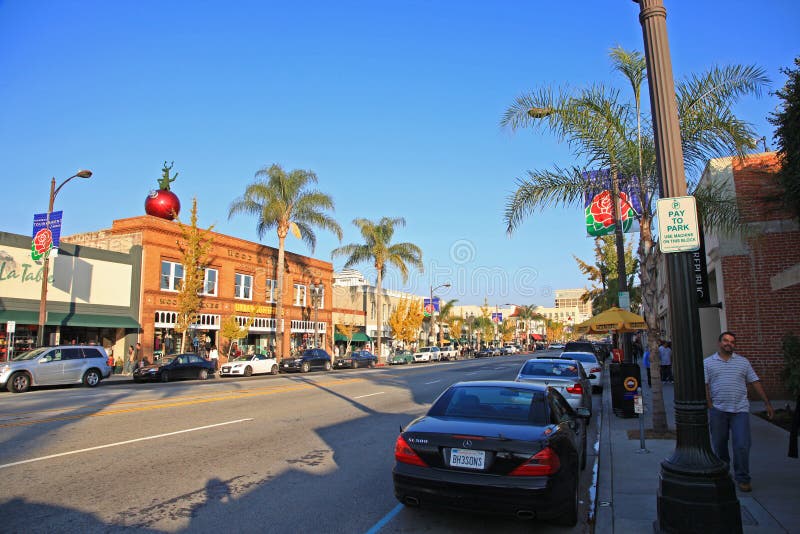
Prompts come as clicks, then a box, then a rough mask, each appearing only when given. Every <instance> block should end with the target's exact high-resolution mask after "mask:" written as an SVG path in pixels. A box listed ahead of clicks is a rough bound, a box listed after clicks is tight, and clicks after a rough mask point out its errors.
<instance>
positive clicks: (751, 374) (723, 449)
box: [703, 332, 775, 492]
mask: <svg viewBox="0 0 800 534" xmlns="http://www.w3.org/2000/svg"><path fill="white" fill-rule="evenodd" d="M734 348H736V336H735V335H734V334H733V333H732V332H723V333H721V334H720V335H719V350H718V351H717V352H715V353H714V354H712V355H711V356H709V357H708V358H706V359H705V360H703V370H704V371H705V382H706V402H707V403H708V411H709V417H708V419H709V422H710V427H711V446H712V448H713V449H714V453H715V454H716V455H717V456H718V457H719V459H720V460H722V461H723V462H725V463H727V464H728V465H730V463H731V458H730V451H729V450H728V437H729V436H730V438H731V441H732V442H733V443H732V445H733V477H734V479H735V480H736V484H737V485H738V486H739V490H740V491H744V492H749V491H752V489H753V488H752V486H751V485H750V403H749V401H748V400H747V384H751V385H752V386H753V389H755V390H756V392H757V393H758V395H759V396H760V397H761V400H763V401H764V404H765V405H766V407H767V417H769V418H770V419H772V417H773V416H774V415H775V411H774V410H773V409H772V405H771V404H770V403H769V399H768V398H767V394H766V393H765V392H764V388H763V386H762V385H761V382H760V381H759V379H758V375H757V374H756V373H755V371H753V367H752V366H751V365H750V361H749V360H748V359H747V358H745V357H744V356H741V355H739V354H736V353H735V352H733V350H734Z"/></svg>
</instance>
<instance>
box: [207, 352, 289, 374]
mask: <svg viewBox="0 0 800 534" xmlns="http://www.w3.org/2000/svg"><path fill="white" fill-rule="evenodd" d="M265 373H269V374H271V375H277V374H278V362H277V361H276V360H275V358H269V357H267V356H265V355H263V354H253V355H252V356H239V357H238V358H236V359H235V360H231V361H229V362H228V363H223V364H222V366H221V367H220V369H219V376H250V375H258V374H265Z"/></svg>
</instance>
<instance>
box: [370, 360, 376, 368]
mask: <svg viewBox="0 0 800 534" xmlns="http://www.w3.org/2000/svg"><path fill="white" fill-rule="evenodd" d="M369 368H370V369H375V360H370V361H369Z"/></svg>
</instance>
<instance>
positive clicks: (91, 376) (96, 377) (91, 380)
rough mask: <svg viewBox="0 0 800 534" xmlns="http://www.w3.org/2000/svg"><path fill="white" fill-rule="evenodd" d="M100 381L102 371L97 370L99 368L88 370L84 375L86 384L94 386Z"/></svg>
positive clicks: (84, 383)
mask: <svg viewBox="0 0 800 534" xmlns="http://www.w3.org/2000/svg"><path fill="white" fill-rule="evenodd" d="M99 383H100V373H98V372H97V369H89V370H88V371H86V374H84V375H83V385H84V386H86V387H89V388H93V387H95V386H96V385H97V384H99Z"/></svg>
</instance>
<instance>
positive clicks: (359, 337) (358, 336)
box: [333, 332, 386, 343]
mask: <svg viewBox="0 0 800 534" xmlns="http://www.w3.org/2000/svg"><path fill="white" fill-rule="evenodd" d="M383 339H386V338H383ZM333 340H334V341H347V336H346V335H344V334H340V333H339V332H336V333H335V334H333ZM350 341H356V342H359V343H361V342H362V341H363V342H366V341H372V340H371V339H370V337H369V336H368V335H367V334H365V333H364V332H356V333H354V334H353V338H352V339H351V340H350Z"/></svg>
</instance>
